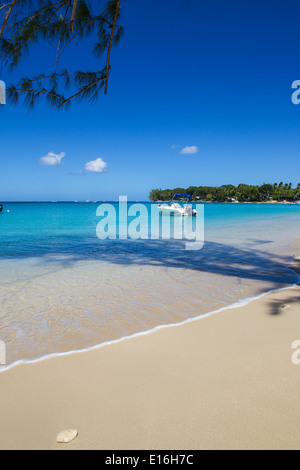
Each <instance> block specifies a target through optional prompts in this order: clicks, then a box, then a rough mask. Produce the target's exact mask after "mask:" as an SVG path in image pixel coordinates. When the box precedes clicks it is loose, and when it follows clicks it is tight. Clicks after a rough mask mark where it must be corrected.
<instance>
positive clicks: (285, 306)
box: [281, 304, 289, 310]
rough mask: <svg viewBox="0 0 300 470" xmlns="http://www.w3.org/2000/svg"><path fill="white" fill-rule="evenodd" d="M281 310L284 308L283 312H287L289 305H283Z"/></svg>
mask: <svg viewBox="0 0 300 470" xmlns="http://www.w3.org/2000/svg"><path fill="white" fill-rule="evenodd" d="M281 308H282V310H286V309H287V308H289V305H287V304H283V305H281Z"/></svg>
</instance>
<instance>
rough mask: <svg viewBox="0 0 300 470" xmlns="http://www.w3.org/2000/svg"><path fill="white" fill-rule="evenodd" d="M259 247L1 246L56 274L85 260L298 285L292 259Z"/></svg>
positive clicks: (58, 241)
mask: <svg viewBox="0 0 300 470" xmlns="http://www.w3.org/2000/svg"><path fill="white" fill-rule="evenodd" d="M256 242H257V241H256ZM262 242H263V241H262ZM247 245H248V244H247ZM257 245H258V244H255V245H253V248H251V247H249V246H247V247H245V245H244V246H242V247H241V246H240V247H238V246H233V245H228V244H223V243H217V242H212V241H206V242H205V244H204V247H203V248H202V249H201V250H193V251H187V250H185V243H184V242H183V241H181V240H180V241H174V240H137V241H133V240H105V241H103V240H98V239H97V238H96V237H86V238H84V239H83V238H81V237H80V238H76V237H67V236H63V237H52V238H45V240H42V239H40V238H38V239H36V243H35V242H34V240H32V238H28V239H27V240H26V239H25V240H23V242H22V245H20V244H19V243H14V242H13V240H12V239H10V241H9V242H8V243H7V244H6V245H5V246H3V245H2V246H1V247H0V260H4V259H14V260H16V259H19V260H21V259H29V258H32V259H36V261H37V262H38V263H41V264H47V265H48V266H50V265H51V264H53V267H54V264H55V268H56V269H57V268H61V269H63V268H66V267H70V266H72V265H74V264H76V263H78V262H80V261H84V260H88V261H104V262H107V263H113V264H118V265H127V266H128V265H139V266H146V265H153V266H161V267H165V268H175V269H176V268H181V269H189V270H191V269H192V270H196V271H199V272H206V273H214V274H219V275H223V276H235V277H238V278H244V279H253V280H257V281H262V282H270V283H273V285H274V287H275V288H277V287H280V286H284V285H288V284H294V283H295V282H297V281H298V278H297V275H296V273H295V272H294V271H293V270H291V269H288V267H287V265H288V262H289V259H288V258H287V257H286V256H278V255H275V254H272V253H270V252H267V251H263V250H261V249H258V247H257ZM263 291H264V289H263V288H262V292H263Z"/></svg>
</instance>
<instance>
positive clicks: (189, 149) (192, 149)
mask: <svg viewBox="0 0 300 470" xmlns="http://www.w3.org/2000/svg"><path fill="white" fill-rule="evenodd" d="M198 150H199V149H198V147H196V145H191V146H190V147H184V148H183V149H182V150H181V152H180V153H181V154H182V155H194V154H195V153H198Z"/></svg>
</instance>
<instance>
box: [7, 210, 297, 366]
mask: <svg viewBox="0 0 300 470" xmlns="http://www.w3.org/2000/svg"><path fill="white" fill-rule="evenodd" d="M100 204H101V203H100V202H97V203H61V202H58V203H4V211H3V213H2V214H0V300H1V311H0V340H2V341H4V342H5V344H6V351H7V363H8V364H11V363H13V362H15V361H18V360H22V359H25V360H32V359H36V358H39V357H42V356H45V355H48V354H55V353H61V352H67V351H72V350H79V349H83V348H87V347H91V346H94V345H97V344H100V343H104V342H107V341H112V340H116V339H119V338H122V337H124V336H129V335H133V334H136V333H139V332H143V331H148V330H151V329H153V328H154V327H156V326H159V325H167V324H173V323H178V322H182V321H184V320H187V319H189V318H193V317H197V316H200V315H203V314H204V313H208V312H211V311H215V310H218V309H221V308H223V307H226V306H228V305H231V304H233V303H235V302H238V301H242V300H244V299H249V298H252V297H254V296H257V295H259V294H261V293H263V292H267V291H268V290H270V289H278V288H281V287H285V286H290V285H293V284H294V283H296V282H298V277H297V275H296V274H295V273H294V271H292V270H291V269H290V267H289V266H290V263H291V262H292V258H293V256H294V255H295V254H297V248H296V245H295V242H296V241H297V240H298V239H299V233H300V205H288V204H280V205H279V204H205V205H204V206H205V207H204V228H205V231H204V233H205V239H204V246H203V248H202V249H201V250H193V251H188V250H186V249H185V242H184V240H172V239H171V240H162V239H156V240H152V239H138V240H132V239H128V240H118V239H116V240H100V239H99V238H98V237H97V234H96V229H97V225H98V223H99V220H100V218H99V217H97V215H96V213H97V208H98V206H99V205H100ZM109 204H112V206H113V207H114V208H115V211H116V214H117V215H118V210H119V209H118V204H117V203H115V202H112V203H109ZM132 204H134V203H129V204H128V206H129V207H130V206H131V205H132ZM142 204H143V205H144V207H145V209H146V211H148V214H150V213H151V204H150V203H149V202H145V203H142ZM7 211H9V212H7ZM146 218H147V221H146V220H144V222H145V226H146V224H147V222H151V220H150V216H149V217H148V216H147V217H146ZM144 219H145V217H144ZM132 220H134V218H133V217H129V218H128V224H129V223H130V222H131V221H132ZM159 223H161V216H160V218H159ZM123 228H124V227H123ZM118 230H119V227H118ZM141 233H142V229H141ZM222 314H226V312H223V313H222ZM266 314H267V313H266Z"/></svg>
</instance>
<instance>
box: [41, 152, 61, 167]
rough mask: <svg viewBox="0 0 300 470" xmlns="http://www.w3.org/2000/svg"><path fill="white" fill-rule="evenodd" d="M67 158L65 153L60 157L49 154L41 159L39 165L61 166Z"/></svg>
mask: <svg viewBox="0 0 300 470" xmlns="http://www.w3.org/2000/svg"><path fill="white" fill-rule="evenodd" d="M65 156H66V154H65V152H61V153H60V154H59V155H58V154H56V153H53V152H49V153H48V154H47V155H46V156H45V157H42V158H40V161H39V163H40V165H43V166H58V165H60V164H61V161H62V159H63V158H64V157H65Z"/></svg>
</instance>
